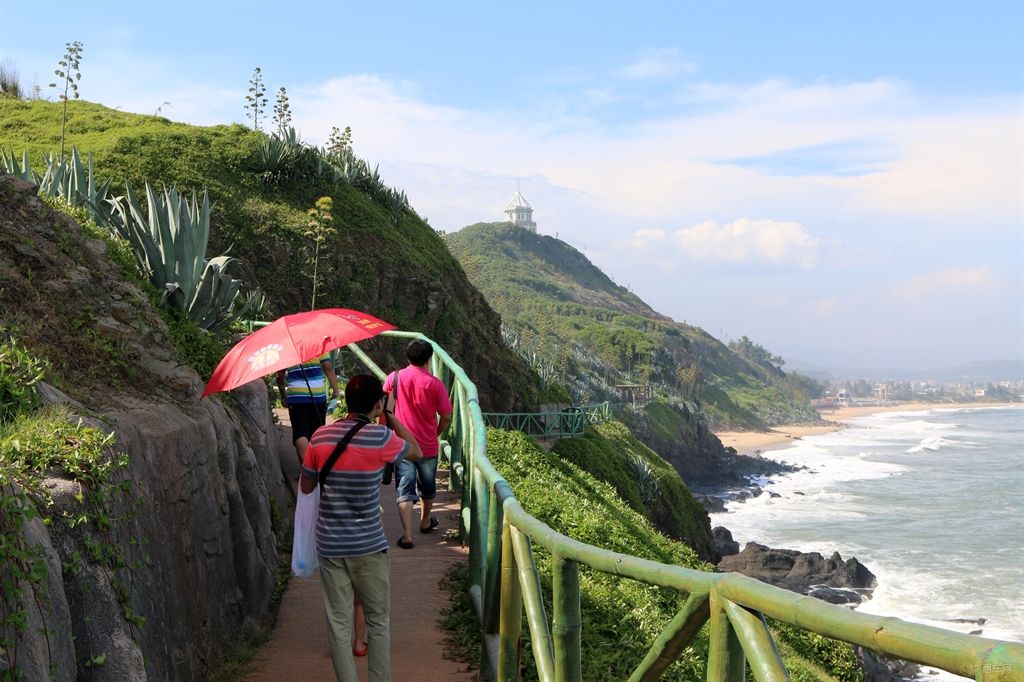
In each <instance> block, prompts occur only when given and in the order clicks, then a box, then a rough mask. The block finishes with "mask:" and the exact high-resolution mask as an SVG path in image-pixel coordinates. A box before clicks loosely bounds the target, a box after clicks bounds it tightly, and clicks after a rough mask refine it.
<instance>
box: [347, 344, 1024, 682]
mask: <svg viewBox="0 0 1024 682" xmlns="http://www.w3.org/2000/svg"><path fill="white" fill-rule="evenodd" d="M386 334H387V335H389V336H396V337H400V338H420V339H424V340H427V341H430V339H427V338H426V337H425V336H423V335H421V334H417V333H411V332H386ZM431 343H433V341H431ZM433 345H434V349H435V354H434V359H433V361H432V367H431V369H432V371H433V372H434V373H435V374H436V375H438V376H442V377H445V378H447V380H448V381H449V382H450V387H451V391H452V396H453V401H452V402H453V406H454V408H455V413H454V415H453V419H452V426H451V431H450V433H449V434H448V435H449V438H448V441H449V443H450V448H451V450H450V455H451V462H452V480H453V484H454V485H456V486H457V489H459V490H461V492H462V511H461V530H462V534H463V538H465V540H466V542H467V543H468V544H469V566H470V583H471V586H470V596H471V598H472V600H473V603H474V605H475V607H476V610H477V613H478V615H479V616H480V624H481V629H482V633H483V639H484V651H483V652H482V654H481V670H482V671H483V674H484V676H485V677H486V678H487V679H498V680H502V681H505V680H508V681H512V680H518V679H519V670H520V668H521V666H520V658H519V657H520V655H521V652H520V646H519V644H520V642H521V634H522V632H521V628H522V622H523V613H524V611H525V614H526V622H527V626H528V627H529V629H530V635H531V636H530V640H531V643H532V654H533V657H534V659H535V661H536V664H537V670H538V672H539V677H540V679H541V680H543V681H544V682H582V674H581V660H580V642H581V641H582V637H584V636H585V634H586V633H585V631H584V630H583V625H582V622H581V617H580V589H579V567H580V565H581V564H582V565H584V566H588V567H590V568H591V569H593V570H597V571H603V572H605V573H609V574H613V575H618V576H621V577H623V578H628V579H632V580H638V581H640V582H643V583H646V584H649V585H658V586H661V587H664V588H669V589H674V590H677V591H678V592H680V593H682V594H684V595H686V596H687V599H686V601H685V603H684V606H683V607H682V608H681V609H680V611H679V612H678V613H677V614H676V615H675V617H674V618H672V619H671V620H670V621H669V622H668V623H666V624H665V628H664V630H663V631H662V632H661V634H660V635H659V636H658V637H657V638H656V639H655V640H654V641H653V642H652V643H651V647H650V649H649V651H648V653H647V655H646V656H645V657H644V658H643V660H641V661H637V664H636V668H635V669H634V671H633V674H632V675H631V676H630V677H629V680H630V682H640V681H649V680H657V679H659V677H660V676H661V674H662V673H663V672H664V671H665V670H666V669H667V668H668V667H669V665H671V663H672V662H673V661H674V660H676V658H677V657H678V656H679V655H680V654H681V653H682V652H683V651H684V649H685V648H686V647H687V646H688V644H689V643H690V642H691V641H692V640H693V639H694V637H696V635H697V633H698V632H699V631H700V629H701V627H703V625H704V624H705V623H707V622H710V628H711V630H710V635H711V646H710V653H709V657H708V664H707V679H708V680H709V682H743V680H744V679H745V675H746V669H747V666H749V667H750V671H751V672H752V673H753V676H754V678H755V679H756V680H772V681H775V680H788V679H789V675H788V673H787V672H786V669H785V666H784V665H783V662H782V658H781V657H780V655H779V653H778V648H777V647H776V645H775V642H774V640H773V638H772V634H771V632H770V631H769V629H768V627H767V625H766V622H765V618H766V617H768V618H773V619H775V620H778V621H781V622H784V623H789V624H791V625H794V626H797V627H799V628H802V629H804V630H808V631H811V632H816V633H818V634H820V635H823V636H825V637H829V638H832V639H836V640H841V641H844V642H849V643H851V644H857V645H860V646H863V647H867V648H869V649H872V650H874V651H877V652H879V653H881V654H884V655H885V656H888V657H891V658H900V659H905V660H909V661H914V662H916V663H920V664H923V665H928V666H932V667H935V668H940V669H942V670H946V671H949V672H952V673H955V674H958V675H963V676H965V677H968V678H971V679H974V680H977V681H978V682H1010V681H1014V682H1024V645H1022V644H1019V643H1013V642H1003V641H998V640H994V639H987V638H983V637H976V636H971V635H964V634H960V633H957V632H952V631H948V630H942V629H939V628H934V627H930V626H926V625H918V624H914V623H907V622H904V621H902V620H899V619H897V618H888V617H881V616H873V615H869V614H864V613H858V612H856V611H850V610H848V609H846V608H843V607H841V606H834V605H832V604H827V603H825V602H823V601H820V600H818V599H815V598H813V597H805V596H801V595H798V594H795V593H793V592H789V591H787V590H783V589H780V588H775V587H772V586H770V585H766V584H764V583H761V582H759V581H757V580H754V579H753V578H747V577H745V576H742V575H739V574H736V573H727V574H717V573H703V572H700V571H693V570H689V569H685V568H681V567H679V566H669V565H665V564H659V563H656V562H653V561H648V560H646V559H640V558H637V557H633V556H628V555H624V554H617V553H614V552H609V551H607V550H603V549H601V548H599V547H594V546H593V545H587V544H584V543H581V542H577V541H576V540H573V539H572V538H570V537H567V536H565V535H562V534H561V533H559V532H557V531H556V530H554V529H552V528H550V527H548V526H546V525H545V524H543V523H541V522H540V521H538V520H537V519H535V518H534V517H533V516H531V515H530V514H529V513H528V512H527V511H526V510H524V509H523V508H522V507H521V506H520V504H519V502H518V500H517V499H516V497H515V494H514V493H513V492H512V490H511V489H510V488H509V485H508V483H507V482H506V481H505V480H504V479H503V478H502V477H501V476H500V475H499V474H498V472H497V471H496V470H495V469H494V467H493V466H492V465H491V462H490V461H489V460H488V459H487V434H486V427H485V423H484V418H483V415H482V413H481V411H480V403H479V397H478V395H477V390H476V387H475V386H474V385H473V383H472V382H471V381H470V380H469V377H467V376H466V374H465V372H464V371H463V370H462V368H461V367H459V366H458V365H457V364H455V362H454V361H453V360H452V359H451V357H449V355H448V354H447V353H446V352H445V351H444V349H442V348H441V347H440V346H438V345H437V344H436V343H433ZM349 348H350V349H352V350H353V352H354V353H356V354H357V356H359V357H360V359H361V360H362V361H363V362H364V363H365V364H366V366H367V367H368V368H369V369H370V370H371V371H373V372H374V373H376V374H377V375H378V376H380V377H381V378H383V377H384V372H383V371H382V370H381V369H380V368H379V367H377V365H376V364H374V362H373V361H372V360H371V359H370V358H369V357H367V356H366V355H365V354H364V353H363V352H362V351H361V350H359V349H358V347H356V346H355V345H353V346H349ZM534 544H536V545H540V546H541V547H543V548H544V549H545V550H547V552H548V553H549V554H550V555H551V565H552V580H551V586H550V589H551V595H552V604H553V607H552V614H551V617H550V620H549V618H548V614H547V613H546V612H545V608H544V600H543V598H542V595H543V589H544V586H542V585H541V581H540V576H539V573H538V571H537V568H536V563H535V558H534V553H533V545H534ZM1007 587H1010V586H1007Z"/></svg>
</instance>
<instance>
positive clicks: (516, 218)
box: [505, 189, 537, 232]
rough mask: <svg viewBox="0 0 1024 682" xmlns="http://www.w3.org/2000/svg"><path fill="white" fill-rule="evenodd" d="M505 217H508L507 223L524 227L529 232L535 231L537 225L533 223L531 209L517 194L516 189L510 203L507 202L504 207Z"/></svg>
mask: <svg viewBox="0 0 1024 682" xmlns="http://www.w3.org/2000/svg"><path fill="white" fill-rule="evenodd" d="M505 215H506V216H508V221H509V222H510V223H512V224H513V225H518V226H519V227H525V228H526V229H527V230H529V231H530V232H536V231H537V223H535V222H533V207H532V206H530V202H528V201H527V200H526V199H525V198H524V197H523V195H522V194H520V193H519V190H518V189H516V195H515V196H514V197H512V201H510V202H508V205H507V206H505Z"/></svg>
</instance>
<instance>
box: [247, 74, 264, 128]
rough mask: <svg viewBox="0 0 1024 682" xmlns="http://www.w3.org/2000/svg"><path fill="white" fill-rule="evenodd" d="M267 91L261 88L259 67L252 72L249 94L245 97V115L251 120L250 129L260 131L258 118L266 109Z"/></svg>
mask: <svg viewBox="0 0 1024 682" xmlns="http://www.w3.org/2000/svg"><path fill="white" fill-rule="evenodd" d="M266 94H267V89H266V88H265V87H264V86H263V71H262V69H260V67H258V66H257V67H256V70H255V71H253V72H252V78H250V79H249V94H248V95H246V96H245V115H246V117H247V118H249V119H251V120H252V129H253V130H259V129H260V117H262V116H263V112H264V111H266V109H267V98H266Z"/></svg>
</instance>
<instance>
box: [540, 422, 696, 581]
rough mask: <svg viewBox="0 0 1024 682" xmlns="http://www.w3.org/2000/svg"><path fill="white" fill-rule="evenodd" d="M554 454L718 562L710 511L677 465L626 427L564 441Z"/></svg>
mask: <svg viewBox="0 0 1024 682" xmlns="http://www.w3.org/2000/svg"><path fill="white" fill-rule="evenodd" d="M551 451H552V452H553V453H554V454H556V455H558V456H559V457H561V458H562V459H563V460H564V461H566V462H571V463H573V464H575V465H576V466H578V467H579V468H581V469H583V470H584V471H587V472H588V473H590V474H591V475H592V476H593V477H594V478H596V479H598V480H600V481H603V482H605V483H607V484H609V485H610V486H612V487H613V488H614V489H615V492H616V494H617V495H618V496H619V498H621V499H622V501H623V502H624V503H626V504H627V505H628V506H629V508H630V509H632V510H634V511H636V512H639V513H640V514H643V515H644V516H646V517H647V518H648V519H649V520H650V522H651V524H652V525H653V526H654V527H655V528H657V529H658V530H659V531H661V532H662V533H663V534H664V535H666V536H668V537H670V538H672V539H674V540H680V541H682V542H684V543H686V544H687V545H688V546H690V547H692V548H693V549H694V550H695V551H696V552H697V554H698V556H700V557H701V558H703V559H704V560H706V561H714V560H715V551H714V542H713V541H712V539H711V526H710V523H709V521H708V515H707V512H706V511H704V508H703V507H701V506H700V504H699V503H698V502H697V501H696V500H694V499H693V496H692V495H691V494H690V491H689V490H688V489H687V487H686V485H685V484H684V483H683V480H682V479H681V478H680V477H679V474H678V473H677V472H676V470H675V469H673V468H672V466H671V465H670V464H669V463H668V462H666V461H665V460H664V459H662V458H661V457H660V456H658V454H657V453H656V452H654V451H652V450H651V449H650V448H648V447H647V446H646V445H644V444H643V443H641V442H640V441H639V440H637V439H636V437H635V436H633V434H632V433H631V432H630V430H629V429H628V428H627V427H626V425H625V424H623V423H621V422H617V421H612V422H607V423H604V424H599V425H597V426H596V427H594V428H593V429H587V433H586V434H585V435H584V436H582V437H580V438H570V439H566V440H560V441H558V442H557V443H555V445H554V447H552V448H551Z"/></svg>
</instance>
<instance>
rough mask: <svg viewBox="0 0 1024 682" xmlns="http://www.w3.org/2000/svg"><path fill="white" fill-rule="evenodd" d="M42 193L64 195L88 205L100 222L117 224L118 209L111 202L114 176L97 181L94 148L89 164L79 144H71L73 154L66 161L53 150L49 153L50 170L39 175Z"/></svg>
mask: <svg viewBox="0 0 1024 682" xmlns="http://www.w3.org/2000/svg"><path fill="white" fill-rule="evenodd" d="M39 194H40V195H41V196H50V197H53V196H59V197H63V198H64V200H65V201H67V202H68V203H69V204H71V205H72V206H85V207H86V208H88V209H89V212H90V213H91V214H92V218H93V220H94V221H95V222H96V224H97V225H99V226H101V227H106V228H111V227H113V221H114V211H113V206H112V205H111V204H110V202H109V199H110V180H107V181H106V182H103V183H102V184H97V182H96V173H95V172H94V171H93V166H92V152H90V153H89V157H88V163H87V165H85V166H83V165H82V157H81V155H79V153H78V149H77V148H76V147H72V148H71V154H70V156H68V157H67V158H65V159H64V160H63V161H60V160H58V159H57V158H56V157H55V156H53V155H52V154H51V155H48V156H47V157H46V171H45V172H44V173H43V175H42V176H41V177H40V178H39Z"/></svg>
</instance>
